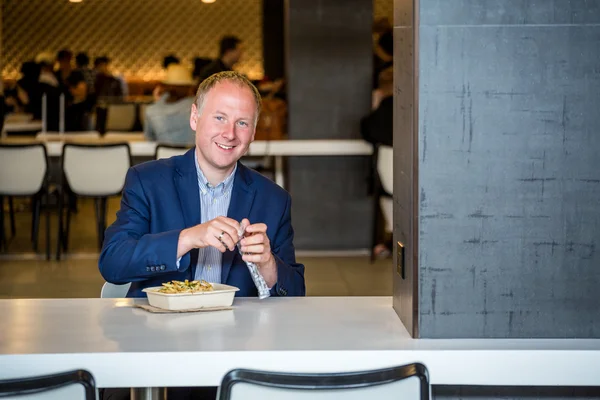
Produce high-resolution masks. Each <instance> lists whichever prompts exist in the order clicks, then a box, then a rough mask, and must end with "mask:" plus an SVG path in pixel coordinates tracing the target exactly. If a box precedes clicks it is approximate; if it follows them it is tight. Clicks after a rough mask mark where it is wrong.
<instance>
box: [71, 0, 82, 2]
mask: <svg viewBox="0 0 600 400" xmlns="http://www.w3.org/2000/svg"><path fill="white" fill-rule="evenodd" d="M69 2H70V3H82V2H83V0H69Z"/></svg>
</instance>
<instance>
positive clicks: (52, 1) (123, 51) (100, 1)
mask: <svg viewBox="0 0 600 400" xmlns="http://www.w3.org/2000/svg"><path fill="white" fill-rule="evenodd" d="M2 6H3V13H2V20H3V21H2V22H3V24H2V36H3V42H4V43H3V45H4V48H3V59H4V63H3V65H4V68H3V70H2V72H3V75H4V77H5V78H8V79H11V78H15V77H16V76H18V72H19V68H20V65H21V63H22V62H23V61H26V60H28V59H32V58H34V57H35V55H36V54H37V53H39V52H41V51H45V50H48V51H51V52H53V53H55V52H56V51H57V50H59V49H61V48H69V49H71V50H73V51H74V52H78V51H87V52H88V54H89V55H90V57H91V58H92V59H93V58H94V57H96V56H99V55H108V56H109V57H110V58H111V59H112V68H113V69H114V70H115V71H118V72H120V73H122V74H123V75H124V76H125V77H126V78H133V79H156V78H160V76H161V74H162V70H161V69H162V67H161V63H162V58H163V57H164V56H165V55H166V54H169V53H174V54H176V55H177V56H178V57H179V58H180V59H182V61H183V62H184V63H186V64H189V65H191V62H192V60H193V58H194V57H196V56H203V57H216V56H217V55H218V40H219V38H220V37H221V36H223V35H229V34H232V35H237V36H239V37H240V38H242V39H243V41H244V49H245V54H244V57H243V59H242V60H241V62H240V64H238V66H237V69H238V70H240V71H241V72H244V73H246V74H248V75H249V76H250V77H251V78H254V79H259V78H261V77H262V75H263V61H262V0H217V1H216V2H215V3H213V4H205V3H202V2H201V1H200V0H84V1H83V2H82V3H70V2H69V1H68V0H2Z"/></svg>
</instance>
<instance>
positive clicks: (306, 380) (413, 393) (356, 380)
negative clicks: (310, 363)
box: [217, 363, 430, 400]
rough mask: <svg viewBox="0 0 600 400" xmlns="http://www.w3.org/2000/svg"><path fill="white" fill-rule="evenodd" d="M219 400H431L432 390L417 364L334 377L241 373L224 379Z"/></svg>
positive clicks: (258, 372) (240, 370) (246, 371)
mask: <svg viewBox="0 0 600 400" xmlns="http://www.w3.org/2000/svg"><path fill="white" fill-rule="evenodd" d="M217 398H218V399H219V400H230V399H231V400H237V399H240V400H241V399H244V400H260V399H269V398H284V399H287V400H309V399H310V400H313V399H315V400H329V399H331V400H334V399H340V398H343V399H348V400H359V399H361V400H362V399H366V398H372V399H378V400H386V399H390V400H391V399H394V400H396V399H414V400H417V399H420V400H429V398H430V386H429V377H428V374H427V369H426V368H425V366H424V365H423V364H418V363H417V364H409V365H405V366H401V367H395V368H387V369H381V370H375V371H365V372H349V373H335V374H293V373H288V374H286V373H272V372H264V371H251V370H243V369H238V370H233V371H231V372H229V373H228V374H227V375H225V377H224V378H223V381H222V382H221V386H220V387H219V394H218V396H217Z"/></svg>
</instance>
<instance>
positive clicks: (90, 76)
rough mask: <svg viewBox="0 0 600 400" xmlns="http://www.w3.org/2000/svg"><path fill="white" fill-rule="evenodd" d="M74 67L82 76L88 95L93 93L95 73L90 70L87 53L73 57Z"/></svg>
mask: <svg viewBox="0 0 600 400" xmlns="http://www.w3.org/2000/svg"><path fill="white" fill-rule="evenodd" d="M75 65H76V66H77V70H76V71H79V72H81V73H82V74H83V77H84V79H85V83H86V85H87V90H88V95H89V94H92V93H94V89H95V85H96V72H95V71H94V70H93V69H91V68H90V58H89V57H88V55H87V53H85V52H80V53H77V55H76V56H75Z"/></svg>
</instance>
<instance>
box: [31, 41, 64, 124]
mask: <svg viewBox="0 0 600 400" xmlns="http://www.w3.org/2000/svg"><path fill="white" fill-rule="evenodd" d="M35 61H36V63H37V64H38V66H39V68H40V75H39V79H38V82H39V88H40V100H39V102H38V101H36V102H37V103H39V108H37V105H35V104H34V103H33V101H32V103H31V104H32V108H33V109H34V110H35V111H34V119H42V100H41V99H42V98H43V96H44V95H46V118H47V120H46V129H47V130H48V131H58V121H59V116H58V113H59V99H60V94H61V88H60V84H59V82H58V79H57V78H56V75H55V74H54V70H53V66H54V55H52V53H49V52H42V53H40V54H38V55H37V56H36V57H35Z"/></svg>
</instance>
